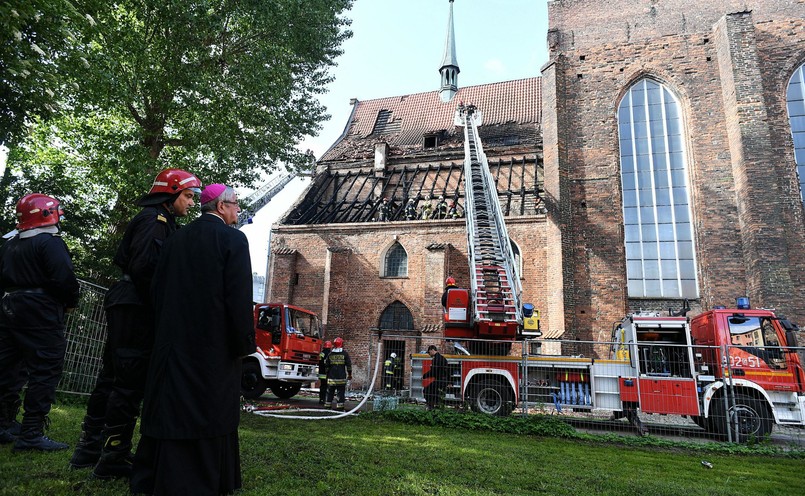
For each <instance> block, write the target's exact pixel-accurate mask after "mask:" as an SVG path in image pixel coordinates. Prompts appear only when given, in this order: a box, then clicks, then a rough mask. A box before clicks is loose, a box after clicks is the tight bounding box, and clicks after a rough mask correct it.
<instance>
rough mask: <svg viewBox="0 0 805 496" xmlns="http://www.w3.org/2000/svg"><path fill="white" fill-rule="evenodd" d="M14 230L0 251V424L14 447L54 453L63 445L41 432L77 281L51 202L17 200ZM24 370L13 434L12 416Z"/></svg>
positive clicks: (63, 348) (31, 198)
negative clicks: (17, 427)
mask: <svg viewBox="0 0 805 496" xmlns="http://www.w3.org/2000/svg"><path fill="white" fill-rule="evenodd" d="M16 210H17V233H16V234H14V236H13V237H12V238H11V239H9V240H8V241H7V242H6V243H5V244H4V245H3V247H2V249H0V293H2V295H3V297H2V312H0V429H2V431H4V432H5V435H4V436H3V440H4V441H5V442H11V441H12V440H13V441H14V451H22V450H37V451H56V450H63V449H67V448H68V447H69V446H68V445H67V444H65V443H61V442H58V441H54V440H51V439H49V438H47V437H46V436H44V432H43V431H44V428H45V425H46V419H47V415H48V413H50V408H51V405H52V404H53V401H54V400H55V399H56V386H57V385H58V382H59V378H60V377H61V373H62V368H63V366H64V353H65V351H66V349H67V341H66V340H65V338H64V328H65V325H64V319H65V313H67V312H70V311H71V310H72V309H73V308H75V307H76V305H77V304H78V298H79V286H78V279H76V276H75V272H74V269H73V262H72V260H71V259H70V252H69V251H68V250H67V245H66V244H65V243H64V240H62V239H61V229H60V224H59V222H60V220H61V216H62V215H64V211H62V209H61V207H60V206H59V201H58V200H57V199H55V198H53V197H50V196H47V195H43V194H40V193H33V194H30V195H26V196H24V197H22V198H21V199H20V200H19V201H18V202H17V207H16ZM26 372H27V382H28V388H27V391H26V393H25V402H24V405H23V406H24V413H23V416H22V426H21V428H20V432H19V435H17V436H15V435H14V432H15V429H14V425H13V424H14V421H15V418H16V416H17V411H18V410H19V407H20V403H21V402H20V391H21V389H22V386H23V383H24V382H25V377H24V374H25V373H26Z"/></svg>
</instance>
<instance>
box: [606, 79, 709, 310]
mask: <svg viewBox="0 0 805 496" xmlns="http://www.w3.org/2000/svg"><path fill="white" fill-rule="evenodd" d="M618 138H619V143H620V159H621V186H622V189H623V220H624V238H625V239H624V241H625V244H626V275H627V279H628V293H629V296H630V297H633V298H641V297H644V298H697V297H698V296H699V290H698V284H697V280H696V258H695V256H694V252H695V250H694V246H693V228H692V225H691V213H690V202H689V199H688V187H687V184H688V181H687V165H686V157H685V145H684V143H685V140H684V136H683V125H682V117H681V115H680V110H679V104H678V103H677V100H676V98H675V97H674V95H673V94H672V93H671V92H670V91H669V90H668V89H667V88H666V87H664V86H663V85H661V84H660V83H658V82H657V81H654V80H652V79H647V78H646V79H642V80H640V81H638V82H637V83H635V84H634V85H633V86H632V87H631V88H630V89H629V91H628V92H627V93H626V95H625V96H624V97H623V100H622V101H621V103H620V105H619V106H618Z"/></svg>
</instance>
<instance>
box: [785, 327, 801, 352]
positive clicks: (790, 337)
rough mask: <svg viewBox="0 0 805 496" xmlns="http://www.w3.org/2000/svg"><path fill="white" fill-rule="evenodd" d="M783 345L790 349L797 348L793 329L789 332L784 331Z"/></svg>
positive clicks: (795, 333) (795, 334)
mask: <svg viewBox="0 0 805 496" xmlns="http://www.w3.org/2000/svg"><path fill="white" fill-rule="evenodd" d="M785 343H786V344H787V345H788V346H789V347H791V348H796V347H798V346H799V345H798V344H797V331H795V330H793V329H792V330H790V331H785Z"/></svg>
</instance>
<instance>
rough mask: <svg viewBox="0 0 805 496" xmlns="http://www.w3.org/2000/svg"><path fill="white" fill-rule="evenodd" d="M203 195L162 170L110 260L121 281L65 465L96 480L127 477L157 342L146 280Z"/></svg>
mask: <svg viewBox="0 0 805 496" xmlns="http://www.w3.org/2000/svg"><path fill="white" fill-rule="evenodd" d="M200 192H201V181H200V180H199V179H198V178H197V177H196V176H195V175H193V174H191V173H189V172H187V171H184V170H181V169H165V170H163V171H161V172H160V173H159V174H157V176H156V177H155V178H154V182H153V184H152V186H151V189H150V190H149V191H148V193H147V194H146V195H144V196H143V197H142V198H140V200H139V201H138V202H137V204H138V205H139V206H141V207H142V210H140V212H139V213H138V214H137V215H135V216H134V218H132V219H131V221H130V222H129V225H128V227H127V228H126V232H125V233H124V234H123V240H122V241H121V242H120V245H118V248H117V253H116V254H115V257H114V263H115V265H117V266H118V267H119V268H120V270H121V272H122V276H121V277H120V280H119V281H117V282H116V283H114V284H113V285H112V287H111V288H110V289H109V291H108V292H107V294H106V299H105V301H104V308H105V310H106V321H107V338H106V347H105V349H104V354H103V366H102V368H101V371H100V373H99V374H98V379H97V381H96V385H95V389H94V390H93V392H92V394H91V395H90V398H89V401H88V403H87V413H86V416H85V417H84V421H83V423H82V432H81V437H80V439H79V441H78V444H77V445H76V449H75V451H74V452H73V457H72V459H71V460H70V466H71V467H73V468H82V467H93V466H94V467H95V468H94V470H93V476H95V477H96V478H100V479H109V478H114V477H129V475H130V473H131V437H132V433H133V432H134V426H135V424H136V422H137V417H138V416H139V414H140V403H141V402H142V399H143V393H144V388H145V376H146V371H147V370H148V361H149V357H150V355H151V348H152V347H153V340H154V318H153V307H152V304H151V296H150V293H151V289H150V288H151V280H152V279H153V276H154V271H155V269H156V265H157V261H158V259H159V256H160V251H161V247H162V245H163V243H164V242H165V240H166V239H167V238H168V237H169V236H170V235H171V234H173V233H174V232H175V231H176V229H177V228H178V227H177V225H176V218H177V217H184V216H186V215H187V214H188V213H189V211H190V208H191V207H192V206H194V205H195V202H196V198H197V197H196V195H197V194H199V193H200Z"/></svg>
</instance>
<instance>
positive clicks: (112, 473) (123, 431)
mask: <svg viewBox="0 0 805 496" xmlns="http://www.w3.org/2000/svg"><path fill="white" fill-rule="evenodd" d="M134 424H135V423H134V422H132V423H130V424H123V425H114V426H108V425H107V426H106V427H104V428H103V439H104V441H103V449H102V450H101V457H100V459H99V460H98V464H97V465H95V469H94V470H93V471H92V476H93V477H94V478H96V479H114V478H117V477H124V478H126V479H128V478H129V477H130V476H131V464H132V459H133V456H132V454H131V436H132V434H133V433H134Z"/></svg>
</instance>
